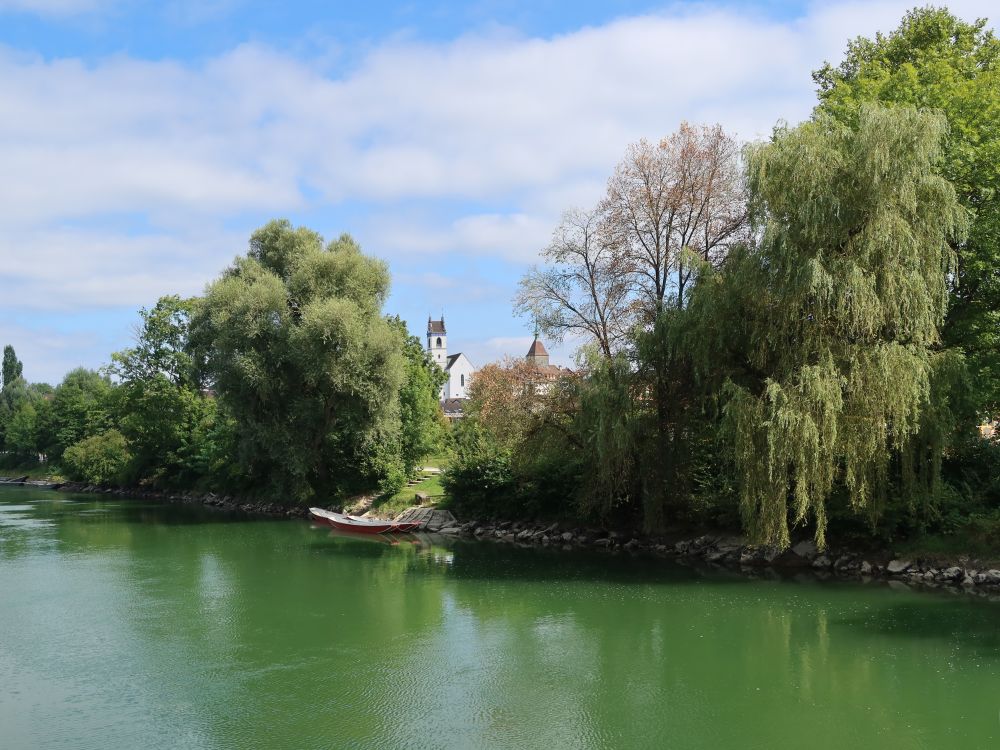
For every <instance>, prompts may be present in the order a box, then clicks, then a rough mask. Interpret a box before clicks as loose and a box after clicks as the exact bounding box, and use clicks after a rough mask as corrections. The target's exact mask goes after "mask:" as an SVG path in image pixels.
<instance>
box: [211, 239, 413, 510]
mask: <svg viewBox="0 0 1000 750" xmlns="http://www.w3.org/2000/svg"><path fill="white" fill-rule="evenodd" d="M388 290H389V274H388V271H387V269H386V266H385V264H384V263H382V262H381V261H377V260H374V259H372V258H368V257H366V256H364V255H363V254H362V253H361V250H360V248H359V247H358V245H357V244H356V243H355V242H354V241H353V240H352V239H351V238H350V237H348V236H346V235H344V236H341V237H340V238H339V239H338V240H336V241H335V242H331V243H330V244H329V245H326V246H324V244H323V240H322V238H321V237H320V236H319V235H318V234H316V233H315V232H312V231H310V230H308V229H304V228H298V229H295V228H292V226H291V225H290V224H289V223H288V222H287V221H274V222H271V223H270V224H268V225H266V226H265V227H263V228H262V229H260V230H258V231H257V232H255V233H254V235H253V237H252V238H251V241H250V250H249V252H248V253H247V255H246V256H243V257H239V258H237V259H236V260H235V262H234V263H233V265H232V266H231V267H230V268H229V269H228V270H226V271H225V272H224V273H223V274H222V276H221V277H220V278H219V279H218V280H217V281H215V282H214V283H212V284H211V285H210V286H209V287H208V290H207V292H206V295H205V298H204V300H203V301H202V302H201V303H200V304H199V306H198V309H197V310H196V312H195V315H194V317H193V319H192V333H191V339H192V351H193V352H195V356H196V359H198V361H200V362H204V371H205V373H206V374H207V376H208V378H209V380H210V381H211V383H212V386H213V388H214V389H215V391H216V393H217V394H218V398H219V399H220V401H221V402H222V404H223V406H224V408H225V409H226V411H227V412H228V414H229V415H230V416H231V418H232V420H233V426H234V430H235V447H236V453H235V456H234V458H235V459H236V461H237V462H238V463H239V465H240V468H241V470H242V473H243V476H244V477H245V482H246V486H247V487H248V488H250V487H253V488H255V489H256V488H262V489H263V490H264V491H265V492H266V493H267V494H269V495H271V496H273V497H278V498H282V499H294V500H297V501H300V502H308V501H310V500H313V499H316V498H319V499H321V500H323V501H328V499H329V498H330V497H335V496H341V495H343V494H344V493H346V492H350V491H356V490H362V489H369V488H372V487H380V488H382V489H392V488H393V487H398V486H400V485H401V484H402V482H403V481H404V480H405V476H406V472H405V467H404V464H403V459H402V455H401V454H402V437H401V417H400V404H399V390H400V387H401V385H402V383H403V382H404V379H405V376H406V365H405V359H404V357H403V355H402V354H401V351H402V343H403V342H402V341H401V338H400V334H399V331H398V329H397V328H396V327H394V326H393V325H392V324H391V323H389V322H388V321H387V320H386V319H385V318H383V317H382V315H381V312H380V311H381V307H382V304H383V303H384V301H385V298H386V296H387V294H388Z"/></svg>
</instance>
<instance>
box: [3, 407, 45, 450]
mask: <svg viewBox="0 0 1000 750" xmlns="http://www.w3.org/2000/svg"><path fill="white" fill-rule="evenodd" d="M38 438H39V430H38V411H37V410H36V409H35V407H34V405H33V404H32V403H31V402H30V401H28V402H26V403H24V404H22V405H21V407H20V408H19V409H18V410H17V411H16V412H14V415H13V416H12V417H11V419H10V422H8V424H7V429H6V433H5V436H4V441H5V442H4V448H5V449H6V450H7V451H9V452H10V453H13V454H14V456H15V457H16V458H18V459H27V458H32V457H33V458H35V459H36V460H37V459H38V444H39V439H38Z"/></svg>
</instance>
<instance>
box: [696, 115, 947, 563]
mask: <svg viewBox="0 0 1000 750" xmlns="http://www.w3.org/2000/svg"><path fill="white" fill-rule="evenodd" d="M946 130H947V124H946V122H945V120H944V118H943V117H940V116H937V115H933V114H927V113H921V112H918V111H916V110H913V109H905V108H897V109H892V110H886V109H881V108H878V107H874V106H870V105H866V106H863V107H861V109H860V110H859V112H858V115H857V124H856V126H855V127H854V128H848V127H847V126H844V125H840V124H837V123H836V122H834V121H833V120H832V119H831V118H829V117H822V116H821V117H818V118H817V119H816V120H815V121H813V122H809V123H806V124H804V125H801V126H799V127H798V128H795V129H793V130H788V129H783V130H779V131H777V132H776V133H775V135H774V137H773V138H772V140H771V142H770V143H768V144H765V145H761V146H759V147H756V148H754V149H753V150H752V151H751V155H750V159H749V175H750V187H751V191H752V201H753V202H752V207H753V211H754V214H755V221H756V225H757V229H758V230H759V232H760V237H761V241H760V245H759V247H758V248H757V249H755V250H748V251H744V252H739V253H736V254H734V255H733V256H731V259H730V261H729V262H727V264H726V266H725V268H724V270H723V272H722V273H721V274H720V277H721V278H720V279H718V280H717V283H712V284H705V285H699V292H703V293H704V294H705V295H706V299H704V300H699V301H698V303H697V304H695V303H693V305H692V307H693V308H694V311H695V312H696V313H699V312H702V311H705V312H708V313H709V315H707V316H706V319H705V330H711V329H714V330H729V331H731V332H732V336H733V337H738V339H739V340H740V341H741V342H742V343H741V346H742V351H743V357H744V360H745V361H744V366H743V367H742V368H741V370H740V371H738V372H734V373H733V378H734V379H733V380H732V381H731V382H730V384H729V386H728V388H727V395H728V401H727V403H726V405H725V420H724V424H723V427H722V430H723V434H724V435H726V436H728V437H729V438H730V439H731V444H732V447H733V458H734V461H735V463H736V466H737V469H738V474H739V477H740V481H741V506H742V510H743V514H744V518H745V521H746V524H747V527H748V529H749V530H750V532H751V533H752V535H753V536H754V537H755V538H756V539H758V540H760V541H766V542H771V543H774V544H778V545H781V546H785V545H787V544H788V543H789V523H788V522H789V511H791V518H792V521H793V522H803V521H805V520H807V519H809V518H812V519H813V520H815V524H816V539H817V542H818V543H819V544H820V545H823V544H824V543H825V528H826V509H825V501H826V499H827V497H828V496H829V495H830V493H831V491H832V489H833V487H834V485H835V483H836V482H839V481H842V482H843V484H844V485H845V486H846V488H847V490H848V492H849V494H850V498H851V503H852V505H853V507H854V508H855V509H857V510H859V511H866V512H869V513H877V511H878V509H879V507H880V502H881V500H882V498H883V497H884V493H885V489H886V487H887V484H888V482H889V477H890V470H891V468H892V466H893V465H894V461H895V460H896V459H898V458H899V457H900V456H901V454H902V453H903V452H904V451H906V450H907V448H908V444H909V443H910V441H911V440H912V439H913V437H914V436H915V435H916V433H917V431H918V428H919V426H920V423H921V420H922V418H923V417H924V412H925V411H926V410H927V408H928V403H929V391H930V381H931V378H932V377H933V374H934V373H935V371H936V370H937V369H938V368H940V367H941V366H942V364H943V362H944V359H943V358H942V356H941V355H940V354H939V351H938V349H939V343H940V336H939V326H940V325H941V323H942V321H943V318H944V313H945V309H946V306H947V299H948V293H947V274H948V273H949V269H950V268H951V267H952V261H953V253H952V251H951V247H950V245H949V242H951V241H954V240H955V239H956V238H958V237H959V236H960V235H961V232H962V229H963V227H964V223H965V213H964V211H963V210H962V209H961V207H960V206H959V204H958V202H957V200H956V197H955V191H954V189H953V188H952V186H951V185H950V184H949V183H948V181H947V180H945V179H944V178H942V177H940V176H938V175H936V174H935V172H934V168H935V166H936V165H937V164H938V162H939V159H940V157H941V143H942V139H943V137H944V134H945V132H946ZM706 302H707V303H708V304H706V305H705V307H704V308H702V307H701V306H702V304H703V303H706ZM713 309H714V311H715V312H716V313H717V312H718V311H727V312H728V313H729V314H730V315H731V316H732V317H730V318H726V319H719V318H718V317H713V315H712V314H711V313H712V312H713ZM710 336H711V334H706V335H705V336H704V338H705V339H710ZM708 356H712V355H711V354H709V355H708Z"/></svg>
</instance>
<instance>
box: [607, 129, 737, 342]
mask: <svg viewBox="0 0 1000 750" xmlns="http://www.w3.org/2000/svg"><path fill="white" fill-rule="evenodd" d="M601 213H602V214H603V215H604V217H605V221H606V222H607V228H606V231H607V233H608V235H609V237H610V241H611V242H613V243H614V245H615V247H616V249H617V252H618V254H619V257H620V258H621V261H620V263H621V265H622V266H623V267H624V268H625V269H626V272H627V274H628V275H629V277H630V286H631V291H632V293H633V294H634V295H635V297H636V302H637V305H638V307H639V309H640V310H641V313H642V317H643V319H644V320H645V322H646V323H651V322H652V321H653V320H654V319H655V318H656V316H657V315H659V313H660V312H662V311H663V309H664V307H665V306H667V305H668V304H670V303H671V302H672V303H673V304H674V305H676V306H677V307H683V306H684V303H685V299H686V296H685V295H686V293H687V292H688V287H689V283H690V281H691V277H692V274H693V273H694V268H695V264H694V263H692V262H690V260H691V256H696V257H698V258H700V259H701V260H703V261H708V262H710V263H713V264H716V265H717V264H718V263H720V262H721V261H722V259H723V258H724V257H725V253H726V251H727V249H728V248H729V246H730V245H731V244H732V243H734V242H736V241H738V240H739V239H742V237H743V236H744V232H745V230H746V227H747V202H746V189H745V184H744V179H743V170H742V166H741V164H740V147H739V144H738V143H737V142H736V140H735V139H734V138H733V137H732V136H730V135H728V134H726V132H725V131H724V130H723V129H722V126H720V125H715V126H707V125H700V126H694V125H689V124H688V123H682V124H681V126H680V128H679V129H678V130H677V132H675V133H674V134H673V135H670V136H668V137H667V138H664V139H662V140H661V141H660V142H659V143H656V144H653V143H650V142H649V141H646V140H641V141H639V142H638V143H634V144H632V145H631V146H629V147H628V149H627V150H626V152H625V158H624V159H622V161H621V162H620V163H619V164H618V166H617V167H616V169H615V171H614V174H613V175H612V176H611V179H609V180H608V189H607V195H606V196H605V198H604V200H603V201H602V202H601Z"/></svg>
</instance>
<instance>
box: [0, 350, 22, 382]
mask: <svg viewBox="0 0 1000 750" xmlns="http://www.w3.org/2000/svg"><path fill="white" fill-rule="evenodd" d="M23 371H24V364H23V363H22V362H21V361H20V360H19V359H18V358H17V354H15V353H14V347H13V346H11V345H10V344H7V346H5V347H4V348H3V370H2V374H3V380H2V381H0V383H2V385H3V387H4V388H6V387H7V386H8V385H13V384H14V381H15V380H17V379H18V378H20V377H21V373H22V372H23Z"/></svg>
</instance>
